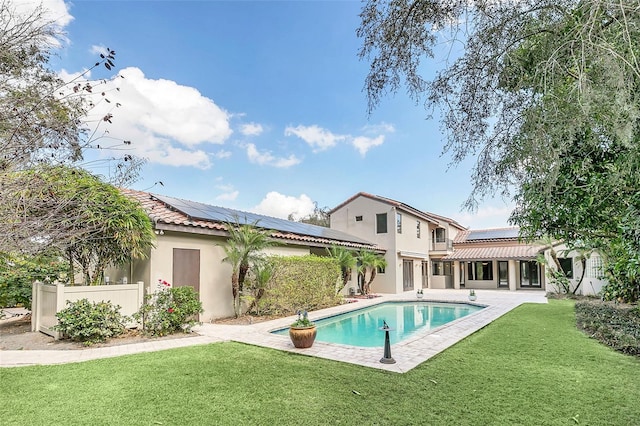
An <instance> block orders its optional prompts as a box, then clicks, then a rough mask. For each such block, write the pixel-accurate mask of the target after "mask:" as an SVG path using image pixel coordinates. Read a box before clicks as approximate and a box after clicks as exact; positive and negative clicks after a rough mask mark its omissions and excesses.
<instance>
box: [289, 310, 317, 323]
mask: <svg viewBox="0 0 640 426" xmlns="http://www.w3.org/2000/svg"><path fill="white" fill-rule="evenodd" d="M297 314H298V319H297V320H295V321H294V322H293V324H291V327H313V326H314V325H315V324H314V323H313V321H311V320H310V319H309V314H308V313H307V311H306V310H304V309H301V310H299V311H298V312H297Z"/></svg>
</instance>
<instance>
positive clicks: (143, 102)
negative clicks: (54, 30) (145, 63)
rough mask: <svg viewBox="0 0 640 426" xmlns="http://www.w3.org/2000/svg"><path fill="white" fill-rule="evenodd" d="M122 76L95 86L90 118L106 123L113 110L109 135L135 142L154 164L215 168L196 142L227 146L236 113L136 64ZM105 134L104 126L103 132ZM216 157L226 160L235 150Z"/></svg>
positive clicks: (136, 148)
mask: <svg viewBox="0 0 640 426" xmlns="http://www.w3.org/2000/svg"><path fill="white" fill-rule="evenodd" d="M65 75H66V76H67V77H69V76H71V74H69V73H66V71H64V70H63V72H62V73H61V76H65ZM119 75H121V76H122V77H124V78H115V79H114V80H111V81H107V82H106V84H104V85H98V86H96V87H95V88H94V93H95V95H94V99H93V102H94V103H95V104H96V107H95V108H93V110H92V111H90V114H91V117H90V118H89V120H94V122H101V120H102V117H104V116H105V115H106V114H112V115H113V118H112V119H111V121H112V124H108V125H106V124H105V123H102V124H103V125H104V126H103V129H105V130H108V132H109V137H110V138H114V139H116V140H128V141H132V145H131V150H132V153H133V154H135V155H137V156H140V157H144V158H147V159H148V160H149V161H150V162H155V163H160V164H166V165H173V166H192V167H197V168H201V169H207V168H209V167H210V166H211V162H210V158H209V157H210V154H208V153H207V152H205V150H204V149H196V146H198V145H201V144H223V143H224V142H225V141H226V140H227V139H228V138H229V137H230V136H231V133H232V130H231V128H230V126H229V120H230V114H229V113H227V112H226V111H225V110H223V109H222V108H220V107H218V106H217V105H216V104H215V103H214V102H213V101H212V100H211V99H209V98H207V97H205V96H203V95H202V94H201V93H200V92H198V90H196V89H194V88H193V87H188V86H182V85H179V84H177V83H176V82H174V81H170V80H165V79H157V80H154V79H149V78H146V77H145V75H144V73H143V72H142V71H141V70H140V69H138V68H135V67H129V68H125V69H123V70H122V71H121V72H120V74H119ZM107 99H108V100H109V102H107ZM101 133H102V128H101V131H99V132H98V133H97V134H101ZM98 143H100V141H98ZM103 145H106V144H103ZM213 155H214V156H217V157H218V158H221V157H222V158H225V157H228V156H229V155H230V153H228V152H227V151H220V152H218V153H216V154H213Z"/></svg>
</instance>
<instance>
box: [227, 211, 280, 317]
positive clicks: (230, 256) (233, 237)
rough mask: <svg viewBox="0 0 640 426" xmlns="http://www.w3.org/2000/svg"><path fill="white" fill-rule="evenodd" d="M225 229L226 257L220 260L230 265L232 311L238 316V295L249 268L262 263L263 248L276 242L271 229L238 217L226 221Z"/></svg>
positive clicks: (242, 287) (240, 309)
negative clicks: (243, 221)
mask: <svg viewBox="0 0 640 426" xmlns="http://www.w3.org/2000/svg"><path fill="white" fill-rule="evenodd" d="M226 230H227V232H228V234H229V238H228V239H227V242H226V244H225V245H224V246H223V249H224V252H225V254H226V257H225V258H224V259H222V261H223V262H225V263H228V264H230V265H231V295H232V296H233V311H234V313H235V315H236V317H238V316H239V315H240V314H241V313H242V305H241V299H240V296H241V295H242V294H243V291H244V282H245V280H246V278H247V276H248V275H249V273H250V270H251V268H252V267H255V266H256V265H259V264H260V263H262V262H263V260H264V253H263V251H264V249H266V248H268V247H272V246H274V245H275V244H276V243H275V241H274V240H272V239H271V237H270V236H271V234H272V231H269V230H267V229H262V228H259V227H258V222H254V223H251V224H248V223H240V218H236V221H235V223H227V225H226Z"/></svg>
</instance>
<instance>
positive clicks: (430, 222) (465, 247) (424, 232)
mask: <svg viewBox="0 0 640 426" xmlns="http://www.w3.org/2000/svg"><path fill="white" fill-rule="evenodd" d="M329 213H330V217H331V228H332V229H336V230H339V231H342V232H345V233H348V234H351V235H355V236H357V237H360V238H363V239H366V240H368V241H372V242H374V243H375V244H377V245H378V246H380V247H382V248H384V249H386V253H385V258H386V260H387V263H388V266H387V268H386V270H385V271H379V272H378V276H377V277H376V280H375V281H374V283H373V285H372V291H374V292H380V293H400V292H403V291H409V290H414V289H418V288H452V289H460V288H465V289H504V290H512V291H515V290H524V289H538V290H545V289H546V278H545V270H544V265H543V264H540V263H538V262H537V260H536V259H537V257H538V255H539V254H541V253H543V252H544V248H545V247H544V246H542V245H538V244H526V243H523V242H522V241H520V240H519V238H518V228H516V227H510V228H495V229H480V230H470V229H467V228H465V227H464V226H462V225H460V224H459V223H458V222H456V221H455V220H453V219H451V218H447V217H444V216H441V215H438V214H435V213H431V212H425V211H421V210H418V209H416V208H414V207H411V206H410V205H408V204H405V203H402V202H400V201H396V200H392V199H390V198H386V197H382V196H379V195H372V194H368V193H365V192H359V193H357V194H356V195H354V196H352V197H351V198H349V199H348V200H346V201H345V202H343V203H341V204H340V205H338V206H337V207H335V208H334V209H333V210H331V211H330V212H329Z"/></svg>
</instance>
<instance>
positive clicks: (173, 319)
mask: <svg viewBox="0 0 640 426" xmlns="http://www.w3.org/2000/svg"><path fill="white" fill-rule="evenodd" d="M202 311H203V310H202V302H200V298H199V296H198V293H196V291H195V290H194V289H193V287H189V286H185V287H173V288H168V289H166V290H159V291H156V292H155V293H153V294H148V295H147V296H145V303H144V304H143V305H142V306H141V307H140V310H138V312H136V313H135V314H133V318H135V320H136V321H138V322H141V323H142V329H143V330H144V332H145V333H147V334H150V335H152V336H166V335H168V334H173V333H175V332H178V331H181V332H185V333H187V332H189V331H191V329H192V328H193V326H194V325H196V324H198V321H197V320H196V315H197V314H199V313H201V312H202Z"/></svg>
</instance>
